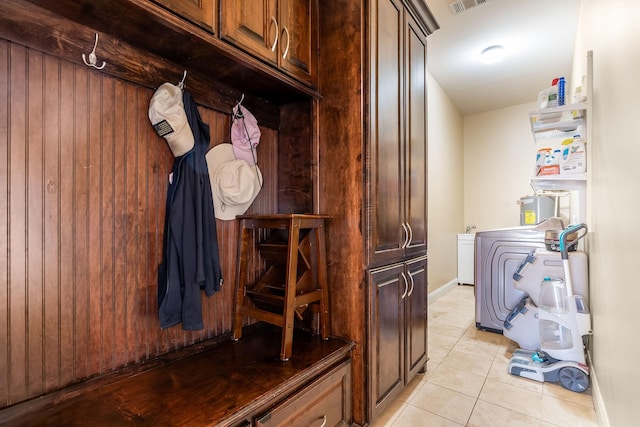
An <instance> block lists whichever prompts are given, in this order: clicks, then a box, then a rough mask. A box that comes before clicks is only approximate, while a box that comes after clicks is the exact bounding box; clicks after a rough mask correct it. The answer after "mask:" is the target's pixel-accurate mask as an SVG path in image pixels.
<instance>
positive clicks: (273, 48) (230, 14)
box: [219, 0, 280, 65]
mask: <svg viewBox="0 0 640 427" xmlns="http://www.w3.org/2000/svg"><path fill="white" fill-rule="evenodd" d="M219 1H220V37H221V38H222V39H224V40H226V41H228V42H230V43H232V44H234V45H235V46H237V47H239V48H240V49H243V50H245V51H246V52H248V53H250V54H252V55H254V56H256V57H258V58H261V59H263V60H265V61H267V62H270V63H272V64H273V65H277V63H278V60H277V58H278V56H277V55H278V52H277V50H278V49H277V44H278V40H277V38H278V37H279V36H280V34H279V33H280V29H279V24H278V10H277V3H276V0H219Z"/></svg>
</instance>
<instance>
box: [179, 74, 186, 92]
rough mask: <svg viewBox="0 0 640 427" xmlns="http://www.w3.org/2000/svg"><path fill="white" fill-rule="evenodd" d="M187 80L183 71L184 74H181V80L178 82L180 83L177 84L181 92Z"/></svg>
mask: <svg viewBox="0 0 640 427" xmlns="http://www.w3.org/2000/svg"><path fill="white" fill-rule="evenodd" d="M186 78H187V70H184V73H183V74H182V80H180V83H178V87H179V88H180V89H182V90H184V81H185V80H186Z"/></svg>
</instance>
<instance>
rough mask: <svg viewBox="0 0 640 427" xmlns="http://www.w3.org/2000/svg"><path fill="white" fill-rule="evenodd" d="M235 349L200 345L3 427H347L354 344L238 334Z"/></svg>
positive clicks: (75, 392) (255, 329)
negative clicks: (284, 343) (284, 342)
mask: <svg viewBox="0 0 640 427" xmlns="http://www.w3.org/2000/svg"><path fill="white" fill-rule="evenodd" d="M245 329H246V332H245V336H244V337H243V339H241V340H239V341H235V342H234V341H231V340H230V337H229V336H226V337H224V339H221V338H218V339H216V340H214V341H210V342H205V343H201V344H198V345H195V346H193V347H191V348H187V349H182V350H179V351H177V352H174V353H170V354H167V355H165V356H163V357H160V358H157V359H154V360H153V361H151V362H147V363H143V364H140V365H136V366H133V367H130V368H127V369H124V370H122V371H121V372H118V373H114V374H110V375H107V376H106V377H103V378H100V379H96V380H89V381H87V382H85V383H82V384H77V385H74V386H70V387H68V388H66V389H63V390H60V391H57V392H54V393H51V394H49V395H46V396H43V397H40V398H36V399H32V400H29V401H26V402H23V403H20V404H17V405H15V406H11V407H8V408H5V409H3V410H1V411H0V425H3V426H4V425H7V426H9V425H10V426H12V427H13V426H30V427H31V426H110V427H111V426H121V425H125V426H127V425H138V426H141V425H144V426H190V427H192V426H212V425H215V426H250V425H256V426H278V425H285V424H287V425H315V424H317V425H321V424H322V423H323V421H324V422H325V425H341V424H342V425H350V424H351V412H352V411H351V359H350V352H351V349H352V348H353V344H352V343H348V342H345V341H343V340H340V339H334V338H332V339H328V340H323V339H321V337H319V336H316V335H311V334H309V333H308V332H305V331H298V330H296V331H295V334H296V337H295V345H294V347H295V352H294V354H293V355H292V356H291V358H290V359H289V360H288V361H287V362H282V361H280V360H279V352H280V338H281V330H280V328H277V327H274V326H271V325H267V324H264V323H259V324H257V325H252V326H249V327H246V328H245Z"/></svg>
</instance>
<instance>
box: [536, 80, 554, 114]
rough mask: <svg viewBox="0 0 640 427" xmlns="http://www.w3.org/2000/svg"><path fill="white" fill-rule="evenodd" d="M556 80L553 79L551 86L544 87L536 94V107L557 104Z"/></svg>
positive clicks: (547, 106) (548, 106)
mask: <svg viewBox="0 0 640 427" xmlns="http://www.w3.org/2000/svg"><path fill="white" fill-rule="evenodd" d="M558 81H559V79H553V81H552V82H551V87H548V88H546V89H545V90H543V91H542V92H540V93H539V94H538V108H540V109H543V108H550V107H557V106H558V105H559V104H558Z"/></svg>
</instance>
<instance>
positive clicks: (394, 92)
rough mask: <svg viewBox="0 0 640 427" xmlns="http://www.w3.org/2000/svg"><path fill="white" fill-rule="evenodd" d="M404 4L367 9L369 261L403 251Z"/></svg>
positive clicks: (385, 0) (380, 1)
mask: <svg viewBox="0 0 640 427" xmlns="http://www.w3.org/2000/svg"><path fill="white" fill-rule="evenodd" d="M402 15H403V11H402V5H401V4H400V3H399V2H397V1H394V0H376V1H374V2H372V10H371V19H372V25H371V47H370V55H371V66H370V67H371V69H370V72H371V95H370V96H371V99H370V108H371V110H370V126H371V131H370V135H369V138H370V141H369V149H370V151H369V153H368V157H369V165H368V168H369V170H368V180H369V182H368V183H367V184H368V186H369V194H368V196H369V199H368V203H369V211H368V217H369V230H368V231H369V233H368V235H369V236H368V237H369V239H370V240H369V254H370V257H371V259H370V261H371V262H375V261H380V260H389V259H392V258H397V257H401V256H402V255H403V254H404V248H403V245H404V242H405V238H406V232H405V230H404V229H403V227H402V224H403V223H404V203H405V202H404V185H403V184H404V172H403V171H404V137H403V132H404V125H403V123H404V111H403V108H402V93H403V81H404V79H403V76H404V70H403V66H402V63H401V57H402V38H403V33H404V32H403V31H402V23H403V16H402Z"/></svg>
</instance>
